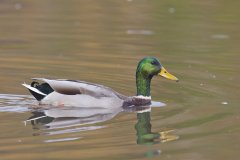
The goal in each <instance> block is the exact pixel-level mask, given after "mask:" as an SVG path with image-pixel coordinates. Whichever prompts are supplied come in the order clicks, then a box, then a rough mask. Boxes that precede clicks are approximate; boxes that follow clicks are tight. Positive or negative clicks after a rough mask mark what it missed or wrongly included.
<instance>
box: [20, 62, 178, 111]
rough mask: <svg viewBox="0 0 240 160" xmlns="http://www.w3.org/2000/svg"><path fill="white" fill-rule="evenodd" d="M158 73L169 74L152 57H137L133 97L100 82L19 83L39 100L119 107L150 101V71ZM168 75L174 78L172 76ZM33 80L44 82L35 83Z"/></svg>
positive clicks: (69, 104) (61, 103)
mask: <svg viewBox="0 0 240 160" xmlns="http://www.w3.org/2000/svg"><path fill="white" fill-rule="evenodd" d="M160 73H161V75H162V76H164V77H166V78H169V75H170V74H169V73H167V72H166V70H165V69H164V68H163V67H162V66H161V65H160V63H159V61H158V60H157V59H156V58H151V57H148V58H144V59H143V60H141V61H140V62H139V64H138V67H137V72H136V84H137V96H133V97H127V96H124V95H122V94H120V93H118V92H116V91H114V90H112V89H111V88H108V87H105V86H103V85H98V84H94V83H89V82H84V81H75V80H66V79H58V80H50V79H45V78H34V79H33V80H34V81H33V82H32V83H31V85H27V84H23V86H25V87H26V88H28V89H29V91H30V92H31V93H32V95H33V96H34V97H35V98H36V99H37V100H38V101H39V104H44V105H53V106H71V107H88V108H89V107H93V108H94V107H101V108H116V107H117V108H119V107H127V106H131V105H145V104H149V103H151V96H150V82H151V79H152V77H153V76H154V75H157V74H160ZM167 74H168V75H167ZM170 76H172V75H170ZM169 79H173V80H177V78H176V77H174V76H172V77H170V78H169ZM36 80H37V81H43V82H44V83H42V84H39V83H38V82H36Z"/></svg>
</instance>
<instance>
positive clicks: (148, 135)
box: [25, 102, 178, 144]
mask: <svg viewBox="0 0 240 160" xmlns="http://www.w3.org/2000/svg"><path fill="white" fill-rule="evenodd" d="M156 105H157V107H161V106H164V104H162V103H156V102H154V103H152V104H151V105H145V106H131V107H127V108H118V109H114V110H113V109H107V108H100V107H99V108H81V107H52V106H47V107H45V108H41V109H34V110H33V111H32V116H31V117H29V119H28V120H26V121H25V123H27V122H31V124H32V126H33V129H37V130H38V133H34V135H41V134H48V135H56V134H64V133H74V132H82V131H90V130H96V129H101V128H104V127H105V126H104V124H103V123H100V122H105V121H107V120H110V119H112V118H113V117H115V116H116V115H117V114H119V113H120V112H134V113H136V114H137V123H136V124H135V129H136V132H137V133H136V135H137V140H136V141H137V144H155V143H159V142H168V141H172V140H175V139H177V138H178V137H177V136H175V135H171V132H172V131H173V130H164V131H161V132H152V131H151V130H152V125H151V108H152V107H156ZM39 132H41V133H39Z"/></svg>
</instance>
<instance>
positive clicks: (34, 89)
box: [22, 83, 46, 96]
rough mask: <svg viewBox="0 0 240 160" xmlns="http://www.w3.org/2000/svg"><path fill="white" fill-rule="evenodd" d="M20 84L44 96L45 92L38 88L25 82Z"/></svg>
mask: <svg viewBox="0 0 240 160" xmlns="http://www.w3.org/2000/svg"><path fill="white" fill-rule="evenodd" d="M22 85H23V86H24V87H26V88H28V89H30V90H31V91H33V92H35V93H38V94H41V95H43V96H46V94H45V93H43V92H41V91H39V90H38V89H36V88H34V87H32V86H30V85H28V84H26V83H23V84H22Z"/></svg>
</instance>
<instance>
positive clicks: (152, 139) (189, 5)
mask: <svg viewBox="0 0 240 160" xmlns="http://www.w3.org/2000/svg"><path fill="white" fill-rule="evenodd" d="M239 5H240V2H238V1H220V0H219V1H177V0H170V1H169V0H164V1H159V0H151V1H149V0H121V1H120V0H119V1H110V0H101V1H97V0H88V1H77V0H72V1H63V0H58V1H57V0H52V1H47V0H42V1H31V0H19V1H15V0H13V1H0V35H1V36H0V82H1V87H0V111H1V112H0V121H1V122H0V130H1V133H0V157H1V158H0V159H1V160H2V159H3V160H5V159H26V160H28V159H29V160H33V159H36V160H38V159H39V160H40V159H41V160H42V159H58V160H59V159H64V160H65V159H91V160H92V159H174V160H176V159H184V160H186V159H194V160H198V159H199V160H202V159H205V160H212V159H217V160H225V159H231V160H233V159H239V156H240V154H239V148H240V145H239V144H240V136H239V135H240V126H239V122H240V116H239V113H240V109H239V102H240V100H239V95H240V92H239V88H240V85H239V81H240V75H239V69H240V63H239V59H240V54H239V52H240V45H239V43H240V34H238V33H239V32H240V28H239V26H240V21H239V16H240V10H239V7H238V6H239ZM145 56H155V57H158V58H159V59H160V61H161V62H162V64H163V65H164V67H165V68H166V69H167V70H168V71H169V72H170V73H172V74H174V75H175V76H176V77H178V78H179V79H180V82H179V83H175V82H172V81H168V80H165V79H163V78H160V77H157V78H154V79H153V80H152V85H151V88H152V90H151V93H152V99H153V100H155V101H161V102H164V103H166V104H167V106H166V107H160V108H159V107H154V108H152V109H151V112H149V111H148V112H138V113H137V112H130V111H129V112H120V113H118V112H114V113H111V114H108V116H105V117H104V118H102V119H101V120H99V119H100V118H99V117H97V118H96V119H81V120H79V119H77V121H76V120H74V119H67V120H65V119H64V120H61V119H60V121H59V120H56V119H55V120H53V119H51V118H48V119H42V120H36V121H32V122H30V121H27V122H26V124H24V121H26V120H27V119H28V118H29V117H32V116H33V115H34V113H32V112H33V111H34V110H32V109H29V106H32V104H34V103H35V101H34V99H33V98H32V97H31V96H28V95H29V92H28V91H27V90H26V89H25V88H24V87H23V86H21V83H23V82H26V83H30V78H32V77H45V78H52V79H58V78H61V79H64V78H66V79H78V80H84V81H89V82H93V83H99V84H103V85H106V86H109V87H111V88H113V89H114V90H116V91H118V92H120V93H122V94H125V95H129V96H130V95H135V94H136V87H135V69H136V65H137V63H138V61H139V60H140V59H142V58H143V57H145ZM53 122H54V123H53ZM62 122H65V123H68V124H71V125H70V126H69V125H66V124H65V123H62ZM85 123H87V124H85Z"/></svg>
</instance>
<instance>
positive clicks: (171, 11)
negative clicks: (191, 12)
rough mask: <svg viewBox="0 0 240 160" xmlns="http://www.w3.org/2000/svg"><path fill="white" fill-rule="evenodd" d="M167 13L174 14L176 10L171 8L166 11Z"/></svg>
mask: <svg viewBox="0 0 240 160" xmlns="http://www.w3.org/2000/svg"><path fill="white" fill-rule="evenodd" d="M168 12H169V13H175V12H176V9H175V8H173V7H171V8H169V9H168Z"/></svg>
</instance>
